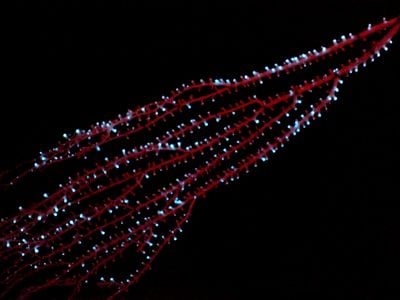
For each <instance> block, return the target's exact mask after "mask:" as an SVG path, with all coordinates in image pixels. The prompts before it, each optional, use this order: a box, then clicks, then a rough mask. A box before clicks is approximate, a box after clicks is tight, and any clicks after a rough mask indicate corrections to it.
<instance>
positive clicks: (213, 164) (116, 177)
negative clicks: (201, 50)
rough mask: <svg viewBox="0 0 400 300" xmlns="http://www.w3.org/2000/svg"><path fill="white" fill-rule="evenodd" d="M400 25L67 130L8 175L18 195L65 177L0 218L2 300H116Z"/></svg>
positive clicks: (318, 111) (321, 107)
mask: <svg viewBox="0 0 400 300" xmlns="http://www.w3.org/2000/svg"><path fill="white" fill-rule="evenodd" d="M399 28H400V19H399V18H395V19H392V20H389V21H385V20H384V21H383V22H382V23H380V24H377V25H375V26H371V25H370V26H368V28H367V29H366V30H364V31H362V32H360V33H358V34H349V35H343V36H341V37H340V38H339V39H337V40H333V42H332V43H331V44H330V45H327V46H326V47H321V48H319V49H314V50H312V51H308V52H306V53H303V54H301V55H299V56H293V57H289V58H288V59H286V60H285V61H284V62H283V63H281V64H275V65H273V66H270V67H265V69H262V70H258V71H253V72H252V73H251V74H249V75H243V76H241V77H240V78H236V79H233V78H232V79H222V78H216V79H209V80H200V81H193V82H191V83H189V84H183V85H182V86H181V87H179V88H177V89H176V90H174V91H172V93H171V94H170V95H169V96H165V97H161V98H160V99H159V100H158V101H154V102H151V103H149V104H147V105H144V106H141V107H137V108H135V109H133V110H129V111H128V112H127V113H126V114H124V115H119V116H118V117H117V118H115V119H113V120H110V121H104V122H98V123H96V124H94V125H92V126H91V127H89V128H86V129H76V131H75V132H72V133H65V134H62V140H61V141H60V142H59V143H58V144H57V145H56V146H54V147H53V148H51V149H48V150H46V151H43V152H41V153H40V154H39V155H38V157H37V158H36V159H34V160H33V161H30V162H27V163H25V164H22V165H20V166H18V167H17V168H16V169H14V170H13V171H10V172H5V173H3V174H2V175H1V182H2V183H4V184H6V183H7V184H9V185H10V186H11V187H10V188H11V189H18V187H19V185H20V184H22V182H25V181H29V180H32V179H33V178H37V177H39V178H42V180H47V179H48V177H46V176H51V175H49V174H53V173H52V172H53V171H54V170H57V168H59V173H61V174H62V173H63V172H64V173H65V177H64V178H65V180H64V181H61V182H59V185H58V186H49V187H48V190H47V191H42V196H41V198H40V199H36V200H35V201H33V204H32V205H30V206H29V207H19V209H18V212H17V213H16V214H14V215H12V216H9V217H6V218H3V219H1V224H0V232H1V237H0V298H1V299H7V298H9V297H14V296H15V297H20V298H24V297H26V298H29V297H30V296H32V295H36V294H39V293H41V292H44V291H46V290H48V289H50V288H54V287H62V288H64V289H65V288H66V289H69V290H70V295H69V297H70V298H74V297H75V296H77V295H79V294H80V293H81V292H82V291H83V290H84V289H87V288H90V287H91V286H96V287H100V288H104V289H105V291H107V292H108V293H109V297H110V298H114V297H116V296H117V295H119V294H121V293H124V292H126V291H128V289H129V288H130V287H131V286H132V285H134V284H136V283H137V282H138V281H139V279H140V278H141V277H142V275H143V274H144V273H145V272H146V271H147V270H149V268H150V267H151V265H152V263H153V261H154V259H155V258H156V257H157V255H158V254H159V253H160V251H161V250H162V249H163V248H164V247H165V246H166V245H167V244H168V243H170V242H171V241H173V240H174V239H176V238H177V236H178V233H179V232H180V231H182V228H183V226H184V224H185V222H187V221H188V218H189V217H190V215H191V212H192V208H193V206H194V205H195V203H196V201H197V200H199V199H201V198H204V197H205V196H206V195H207V192H208V191H210V190H212V189H215V188H217V187H218V186H220V185H221V184H228V183H231V182H233V181H235V180H237V179H238V178H239V177H240V176H241V175H242V174H245V173H247V172H250V171H251V169H252V168H254V167H257V166H259V165H263V164H264V163H265V162H267V161H268V160H269V159H270V158H271V156H272V155H273V153H275V152H276V151H278V150H279V149H280V148H282V147H284V146H285V145H286V143H287V142H288V141H289V140H290V139H292V138H293V136H295V135H296V134H298V133H299V132H301V131H302V130H304V129H305V128H306V127H307V126H309V125H310V123H311V122H312V121H313V120H315V119H316V118H319V117H321V115H322V114H323V113H324V111H325V110H326V109H327V108H328V107H329V105H331V104H332V103H334V102H335V101H336V100H337V97H338V92H339V88H340V85H341V84H342V83H343V81H344V80H346V77H348V76H349V75H350V74H352V73H355V72H357V71H359V70H362V69H363V68H364V67H365V66H366V65H367V64H368V63H369V62H372V61H374V59H376V58H377V57H380V56H381V53H382V52H384V51H385V50H387V47H388V46H389V45H390V44H391V43H392V38H393V36H394V35H395V34H396V33H397V32H398V31H399ZM344 97H346V96H345V95H344ZM121 262H122V264H123V265H124V266H126V267H125V268H121V267H119V268H118V271H117V268H116V267H115V266H116V265H119V266H120V265H121ZM121 269H124V270H126V272H123V271H121Z"/></svg>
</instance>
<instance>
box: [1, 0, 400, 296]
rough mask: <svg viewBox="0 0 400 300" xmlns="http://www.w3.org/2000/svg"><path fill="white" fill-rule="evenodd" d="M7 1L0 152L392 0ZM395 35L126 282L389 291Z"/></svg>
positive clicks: (16, 156)
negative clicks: (296, 132)
mask: <svg viewBox="0 0 400 300" xmlns="http://www.w3.org/2000/svg"><path fill="white" fill-rule="evenodd" d="M12 2H13V4H14V7H13V9H12V10H10V11H9V12H7V16H8V17H7V19H6V27H4V28H3V31H4V34H3V36H2V48H3V50H4V49H5V53H6V54H3V55H2V58H1V61H2V68H1V72H2V74H3V75H2V83H3V84H2V89H1V93H2V94H1V104H0V131H1V139H0V144H1V147H0V154H1V155H0V167H1V168H8V167H10V166H12V165H14V164H16V163H17V162H19V161H21V160H24V159H28V158H32V157H34V156H35V155H36V154H37V152H38V151H39V150H41V149H46V148H48V147H49V146H52V145H53V144H55V143H56V142H57V141H58V140H59V139H60V137H61V135H62V133H64V132H71V131H72V130H74V129H75V128H85V127H88V126H89V125H90V124H92V123H93V122H95V121H98V120H107V119H110V118H113V117H114V116H115V115H116V114H118V113H124V112H125V111H126V110H127V109H128V108H132V107H134V106H136V105H137V104H140V103H147V102H149V101H152V100H154V99H156V98H158V97H159V96H160V95H162V94H166V93H168V91H169V90H171V89H174V88H175V87H177V86H178V85H180V84H181V83H183V82H188V81H190V80H192V79H199V78H208V77H218V78H219V77H223V78H231V77H235V76H238V75H240V74H243V73H249V72H250V71H252V70H253V69H256V70H257V69H258V70H261V69H262V68H263V67H264V66H265V65H273V64H274V63H279V62H282V61H283V60H284V59H286V58H287V57H291V56H293V55H297V54H300V53H302V52H304V51H306V50H310V49H313V48H317V47H319V46H321V45H322V44H325V45H326V44H328V43H329V42H330V41H331V40H332V39H333V38H338V37H340V35H341V34H343V33H349V32H353V33H356V32H357V31H360V30H362V29H364V28H365V27H366V26H367V24H368V23H378V22H380V21H381V19H382V17H384V16H386V17H387V18H391V17H394V16H396V15H397V14H399V12H400V5H399V4H398V3H397V1H372V0H370V1H355V0H347V1H320V2H315V1H314V2H312V1H238V3H233V1H232V2H224V3H223V2H220V1H218V2H217V1H215V2H214V1H210V2H204V1H182V2H180V3H178V2H175V3H172V2H171V1H164V2H163V3H162V4H156V3H155V2H152V1H148V2H147V4H145V3H142V2H140V1H109V2H110V3H112V5H111V4H109V3H107V1H95V4H91V5H90V6H89V5H84V4H83V2H84V1H80V2H79V1H58V0H57V1H56V0H53V1H29V2H30V4H27V3H24V2H23V1H12ZM32 2H35V3H32ZM399 45H400V39H399V37H397V38H396V39H395V40H394V45H393V47H392V49H391V51H389V53H387V54H385V55H384V56H383V58H382V59H380V60H378V61H377V62H376V63H375V64H370V65H369V67H368V68H367V70H366V71H363V72H361V73H359V74H357V75H356V76H353V77H351V78H350V79H348V80H346V84H345V85H344V86H343V88H342V89H341V92H340V95H339V100H340V101H339V102H338V103H336V104H335V105H334V106H332V107H331V109H330V111H329V112H328V113H327V114H325V116H324V117H323V118H322V119H320V120H318V121H316V122H314V124H313V126H311V127H310V128H309V129H308V130H306V131H304V132H303V133H302V134H301V135H300V136H298V137H296V138H295V139H293V140H292V141H291V143H290V145H288V147H285V149H284V150H282V151H281V152H279V153H278V154H277V155H276V156H275V157H274V159H272V160H271V161H270V163H269V164H268V165H265V166H263V167H261V168H258V169H257V170H256V171H254V172H253V173H252V174H251V175H248V176H244V177H242V179H241V180H240V182H237V183H236V184H234V185H231V186H227V187H221V188H220V189H218V190H216V191H214V192H211V193H210V194H209V196H208V197H207V199H206V200H204V201H201V202H199V203H197V207H196V209H195V210H194V213H193V216H192V218H191V222H190V224H188V225H187V226H186V228H185V231H184V234H182V235H181V236H180V239H179V240H178V241H177V242H176V243H174V244H173V245H171V246H169V247H168V249H166V250H164V252H163V253H162V254H161V255H160V256H159V258H158V259H157V261H156V262H155V264H154V268H153V270H152V271H151V272H149V273H148V274H147V275H146V276H145V277H144V278H143V280H142V281H141V282H140V283H139V284H138V285H137V286H136V287H135V288H133V289H132V290H131V292H130V294H129V298H130V299H138V300H140V299H299V298H301V297H303V296H305V297H310V296H317V297H319V298H321V299H343V298H351V299H398V298H397V296H396V295H399V275H398V274H399V270H400V268H399V266H400V259H399V253H400V246H399V242H398V240H399V223H400V221H399V220H400V218H399V215H400V214H399V212H400V210H399V208H398V207H397V206H398V205H397V202H398V201H399V183H398V168H397V167H396V166H395V163H398V160H399V157H398V155H399V153H398V150H396V147H395V144H396V143H397V140H398V139H399V137H400V135H399V120H400V119H399V117H398V114H399V108H400V105H399V100H400V97H399V83H400V76H399V70H400V64H399V60H400V55H399V54H400V52H399V49H400V47H399ZM27 196H29V195H27ZM0 200H1V205H2V207H3V208H5V207H6V206H9V207H12V206H14V205H15V204H14V203H10V202H8V201H7V199H0ZM93 297H100V295H97V296H96V295H95V296H93Z"/></svg>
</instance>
